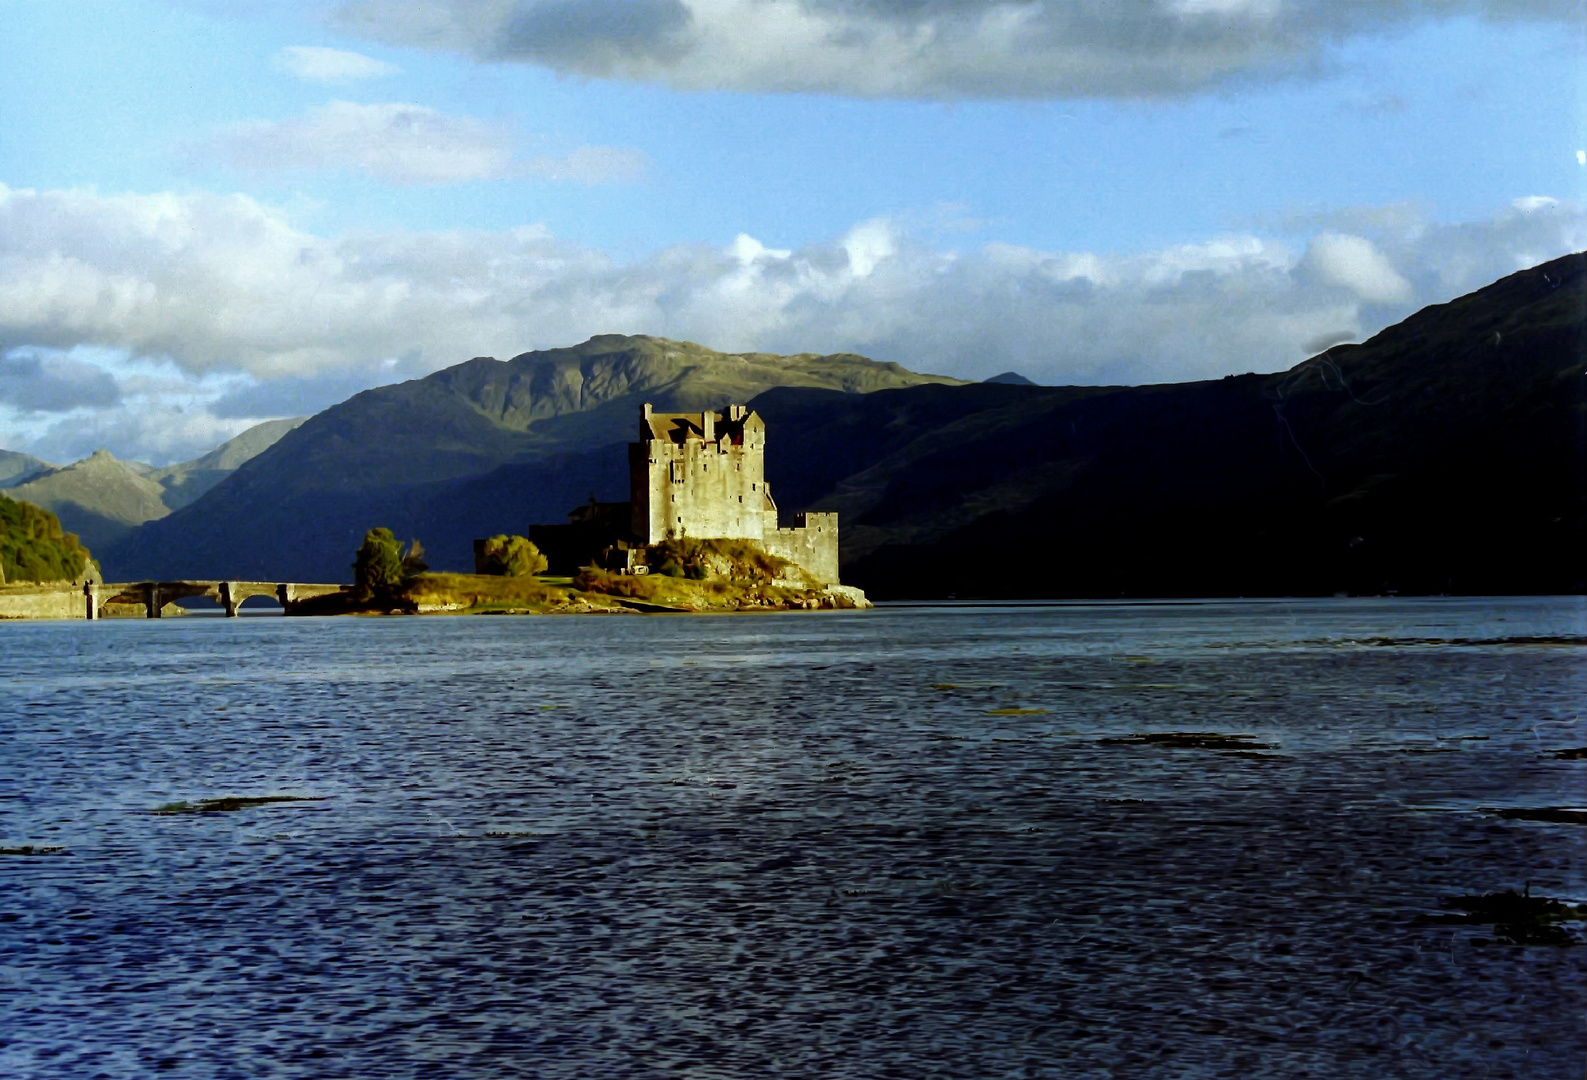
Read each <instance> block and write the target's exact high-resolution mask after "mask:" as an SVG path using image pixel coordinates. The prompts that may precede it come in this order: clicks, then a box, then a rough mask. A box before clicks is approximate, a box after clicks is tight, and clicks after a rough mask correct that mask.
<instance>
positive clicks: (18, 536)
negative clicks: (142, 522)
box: [0, 495, 93, 584]
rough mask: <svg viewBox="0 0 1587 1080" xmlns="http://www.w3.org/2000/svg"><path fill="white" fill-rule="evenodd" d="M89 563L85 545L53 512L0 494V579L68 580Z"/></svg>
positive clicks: (13, 581) (2, 580)
mask: <svg viewBox="0 0 1587 1080" xmlns="http://www.w3.org/2000/svg"><path fill="white" fill-rule="evenodd" d="M92 566H93V563H92V560H91V559H90V557H89V554H88V549H87V548H85V547H83V546H82V544H80V543H78V540H77V537H76V536H75V535H74V534H72V533H69V532H65V531H63V530H62V529H61V523H60V519H59V518H57V517H56V516H55V515H54V514H52V513H50V512H49V511H48V510H44V509H42V508H40V507H37V506H34V505H33V504H32V503H26V502H22V501H21V500H20V499H11V498H7V497H6V496H4V495H0V582H6V581H9V582H12V583H13V584H15V583H16V582H19V581H71V580H73V579H74V578H77V577H80V576H82V575H84V574H86V573H88V572H89V571H90V569H91V568H92Z"/></svg>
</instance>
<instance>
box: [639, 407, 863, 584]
mask: <svg viewBox="0 0 1587 1080" xmlns="http://www.w3.org/2000/svg"><path fill="white" fill-rule="evenodd" d="M628 484H629V509H630V516H631V522H632V523H631V526H630V528H631V531H632V533H633V535H634V538H635V539H636V540H638V541H639V542H640V543H643V544H659V543H661V542H662V541H663V540H668V539H674V538H683V537H697V538H700V539H708V538H722V539H733V540H753V541H754V542H755V543H757V544H759V545H760V546H761V547H762V548H764V549H765V550H766V551H767V552H769V553H770V554H772V555H779V556H781V557H782V558H785V559H788V560H789V561H791V562H795V563H798V564H799V565H800V566H802V567H804V568H805V569H806V570H808V571H809V572H810V573H811V574H812V575H814V576H815V577H817V578H819V579H820V580H822V581H824V582H828V583H832V584H836V582H837V580H838V516H837V515H836V514H832V513H809V514H798V515H796V516H795V518H794V527H793V528H791V529H783V528H779V527H778V524H777V504H776V503H775V502H773V501H772V497H771V490H770V489H769V488H768V486H767V484H766V422H765V421H764V420H762V419H761V418H760V416H759V415H758V414H757V413H755V412H753V411H751V410H750V409H749V407H748V406H746V405H728V406H727V407H726V408H724V409H723V410H721V411H720V412H716V411H713V410H710V409H707V410H706V411H705V412H698V413H658V412H655V411H653V410H652V409H651V407H650V406H649V405H648V404H646V405H644V406H643V407H642V408H641V409H640V414H639V441H638V442H636V443H629V445H628Z"/></svg>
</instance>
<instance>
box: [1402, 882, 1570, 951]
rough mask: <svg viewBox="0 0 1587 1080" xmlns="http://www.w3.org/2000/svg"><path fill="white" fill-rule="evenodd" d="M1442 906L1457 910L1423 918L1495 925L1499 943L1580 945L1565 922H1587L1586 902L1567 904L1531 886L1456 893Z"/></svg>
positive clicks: (1439, 922)
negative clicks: (1538, 893)
mask: <svg viewBox="0 0 1587 1080" xmlns="http://www.w3.org/2000/svg"><path fill="white" fill-rule="evenodd" d="M1443 906H1444V907H1445V908H1451V909H1454V910H1453V911H1450V912H1447V913H1445V914H1442V915H1424V916H1423V917H1422V921H1423V922H1428V923H1437V924H1441V925H1476V926H1482V925H1487V926H1492V927H1493V931H1494V934H1495V936H1496V937H1497V939H1498V942H1499V943H1500V944H1504V945H1566V946H1568V945H1580V944H1582V938H1581V935H1580V934H1578V933H1575V932H1574V928H1572V927H1568V926H1566V925H1565V924H1567V923H1577V922H1583V921H1587V904H1567V903H1565V902H1564V901H1563V900H1556V899H1554V898H1553V897H1548V896H1533V895H1532V887H1531V886H1530V885H1528V886H1527V887H1526V889H1525V891H1524V892H1516V891H1515V890H1514V889H1506V890H1505V891H1504V892H1496V893H1483V894H1481V895H1480V896H1453V897H1450V898H1448V899H1446V900H1445V901H1444V902H1443ZM1456 912H1458V914H1456ZM1479 940H1480V939H1479Z"/></svg>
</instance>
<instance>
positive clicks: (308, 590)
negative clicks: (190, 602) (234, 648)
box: [83, 581, 352, 619]
mask: <svg viewBox="0 0 1587 1080" xmlns="http://www.w3.org/2000/svg"><path fill="white" fill-rule="evenodd" d="M351 588H352V586H351V585H310V584H305V583H303V582H298V581H134V582H119V583H115V584H103V585H100V584H93V583H89V584H87V585H84V586H83V597H84V605H83V606H84V608H85V609H86V611H87V615H88V618H90V619H97V618H99V617H100V614H99V612H100V609H101V608H103V607H104V606H105V605H106V604H142V605H143V607H144V612H145V614H146V615H147V616H148V617H149V618H151V619H158V618H159V617H160V609H161V608H163V607H165V605H166V604H169V603H171V602H172V601H173V600H184V599H186V598H188V597H190V596H207V597H209V598H210V599H211V600H214V601H215V602H216V603H217V604H219V605H220V606H221V607H223V608H225V609H226V614H227V616H228V617H231V618H236V616H237V609H238V608H239V607H241V606H242V602H243V601H244V600H247V599H248V598H249V597H252V596H268V597H271V598H272V599H274V600H275V601H276V602H277V603H279V604H280V605H281V611H282V613H283V614H286V615H291V614H292V612H293V609H294V608H296V607H297V606H298V604H299V603H301V602H302V601H304V600H309V599H312V598H313V597H316V596H328V595H330V594H332V593H339V592H343V591H345V590H348V589H351Z"/></svg>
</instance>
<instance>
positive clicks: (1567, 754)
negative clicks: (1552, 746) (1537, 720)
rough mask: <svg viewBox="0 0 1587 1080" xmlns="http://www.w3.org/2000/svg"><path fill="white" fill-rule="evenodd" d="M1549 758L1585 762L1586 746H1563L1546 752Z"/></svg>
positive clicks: (1586, 755) (1586, 758)
mask: <svg viewBox="0 0 1587 1080" xmlns="http://www.w3.org/2000/svg"><path fill="white" fill-rule="evenodd" d="M1547 753H1548V756H1549V757H1555V758H1559V759H1560V760H1561V761H1587V746H1564V747H1561V748H1559V749H1558V750H1549V751H1547Z"/></svg>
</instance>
